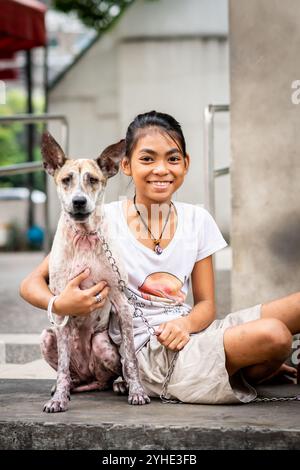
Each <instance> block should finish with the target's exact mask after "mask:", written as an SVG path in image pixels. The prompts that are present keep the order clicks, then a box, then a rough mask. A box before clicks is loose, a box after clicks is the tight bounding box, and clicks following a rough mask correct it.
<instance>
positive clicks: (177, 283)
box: [138, 272, 186, 304]
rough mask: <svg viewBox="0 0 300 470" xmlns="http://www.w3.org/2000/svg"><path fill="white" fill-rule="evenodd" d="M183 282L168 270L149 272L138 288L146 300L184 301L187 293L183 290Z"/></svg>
mask: <svg viewBox="0 0 300 470" xmlns="http://www.w3.org/2000/svg"><path fill="white" fill-rule="evenodd" d="M182 286H183V282H182V281H181V280H180V279H178V277H176V276H174V274H170V273H166V272H156V273H152V274H149V275H148V276H147V277H146V278H145V280H144V282H143V283H142V285H141V286H139V287H138V290H139V291H140V292H141V296H142V297H143V299H146V300H154V301H159V302H167V303H170V302H172V303H174V302H175V303H180V304H181V303H183V302H184V300H185V297H186V295H185V294H184V292H182V291H181V288H182Z"/></svg>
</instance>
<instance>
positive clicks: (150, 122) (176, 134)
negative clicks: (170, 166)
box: [125, 111, 186, 159]
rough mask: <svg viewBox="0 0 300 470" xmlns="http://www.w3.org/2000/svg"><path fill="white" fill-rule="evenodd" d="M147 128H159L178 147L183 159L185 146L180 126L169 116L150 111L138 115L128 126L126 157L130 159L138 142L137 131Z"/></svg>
mask: <svg viewBox="0 0 300 470" xmlns="http://www.w3.org/2000/svg"><path fill="white" fill-rule="evenodd" d="M147 127H159V128H160V129H162V130H163V131H165V132H166V133H167V134H168V135H169V136H170V137H171V139H173V140H174V142H175V143H176V145H177V146H178V144H179V146H180V150H181V152H182V154H183V156H184V158H185V156H186V144H185V138H184V136H183V133H182V130H181V126H180V124H179V122H178V121H176V119H174V118H173V117H172V116H170V115H169V114H165V113H158V112H156V111H150V112H148V113H144V114H138V115H137V116H136V118H135V119H134V120H133V121H132V122H131V123H130V124H129V126H128V129H127V133H126V139H125V140H126V156H127V157H128V158H129V159H130V158H131V154H132V151H133V149H134V147H135V145H136V143H137V141H138V138H139V133H140V132H139V131H140V130H141V129H145V128H147Z"/></svg>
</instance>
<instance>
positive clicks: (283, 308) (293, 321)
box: [261, 292, 300, 335]
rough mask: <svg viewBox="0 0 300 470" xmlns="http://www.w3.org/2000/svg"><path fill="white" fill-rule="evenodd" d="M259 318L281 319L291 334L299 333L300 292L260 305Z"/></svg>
mask: <svg viewBox="0 0 300 470" xmlns="http://www.w3.org/2000/svg"><path fill="white" fill-rule="evenodd" d="M261 318H276V319H277V320H280V321H282V322H283V323H284V324H285V325H286V326H287V327H288V329H289V330H290V332H291V334H292V335H295V334H296V333H300V292H296V293H294V294H291V295H288V296H287V297H282V298H281V299H277V300H273V301H272V302H269V303H266V304H263V305H262V310H261Z"/></svg>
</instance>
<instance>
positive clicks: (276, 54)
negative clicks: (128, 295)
mask: <svg viewBox="0 0 300 470" xmlns="http://www.w3.org/2000/svg"><path fill="white" fill-rule="evenodd" d="M229 10H230V11H229V20H230V23H229V24H230V86H231V144H232V148H231V150H232V162H231V183H232V224H231V242H232V248H233V271H232V309H233V310H236V309H239V308H243V307H247V306H250V305H253V304H255V303H259V302H267V301H270V300H272V299H274V298H278V297H282V296H285V295H288V294H290V293H292V292H295V291H298V290H299V289H300V197H299V196H300V127H299V124H300V105H297V104H293V103H292V99H291V97H292V94H293V93H294V92H295V90H293V89H292V83H293V82H294V81H295V80H297V79H298V80H299V79H300V63H299V44H300V28H299V20H300V2H299V1H298V0H286V1H285V2H282V1H277V0H251V1H250V2H249V1H248V0H230V5H229ZM298 95H299V94H298Z"/></svg>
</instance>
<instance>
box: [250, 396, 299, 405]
mask: <svg viewBox="0 0 300 470" xmlns="http://www.w3.org/2000/svg"><path fill="white" fill-rule="evenodd" d="M296 400H300V395H294V396H293V397H272V398H271V397H257V398H255V399H254V400H253V402H256V403H259V402H264V403H266V402H271V401H296Z"/></svg>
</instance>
